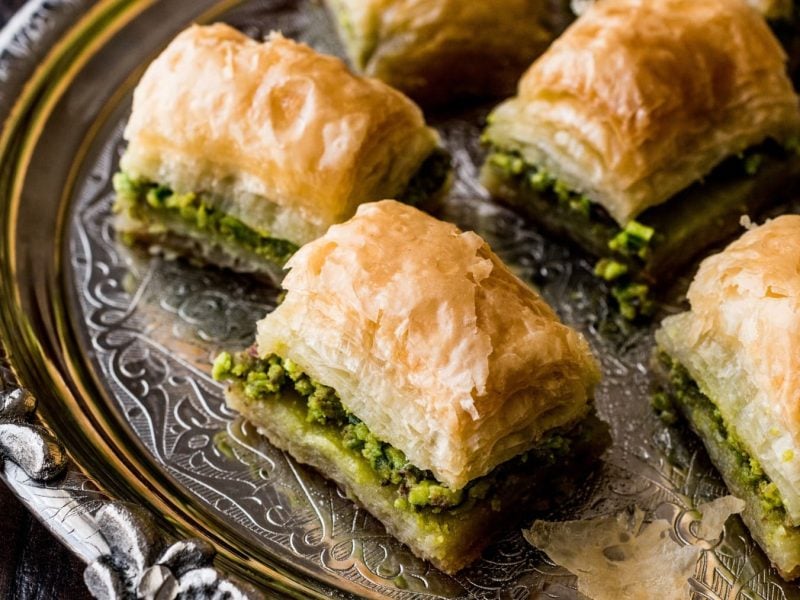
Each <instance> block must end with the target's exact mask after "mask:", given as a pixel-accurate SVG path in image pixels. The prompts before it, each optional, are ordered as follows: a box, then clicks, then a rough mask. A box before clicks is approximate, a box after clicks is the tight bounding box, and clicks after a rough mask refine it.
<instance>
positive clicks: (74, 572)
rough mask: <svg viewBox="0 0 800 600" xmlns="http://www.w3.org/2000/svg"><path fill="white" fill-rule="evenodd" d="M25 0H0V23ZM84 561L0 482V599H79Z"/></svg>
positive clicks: (84, 594) (83, 591)
mask: <svg viewBox="0 0 800 600" xmlns="http://www.w3.org/2000/svg"><path fill="white" fill-rule="evenodd" d="M24 3H25V0H0V26H2V25H5V23H6V22H7V21H8V19H9V18H10V17H11V16H12V15H13V14H14V13H15V12H16V10H17V9H18V8H19V7H20V6H22V5H23V4H24ZM83 568H84V564H83V563H82V562H81V561H80V560H79V559H78V558H76V557H75V556H74V555H73V554H72V553H71V552H70V551H69V550H68V549H67V548H65V547H64V546H62V545H61V543H60V542H59V541H58V540H56V539H55V538H54V537H53V536H52V535H50V533H49V532H48V531H47V529H46V528H45V527H44V526H43V525H42V524H41V523H39V521H38V520H37V519H36V517H34V516H33V515H32V514H31V513H30V512H28V510H27V509H26V508H25V507H24V506H23V505H22V504H21V503H20V502H19V500H17V498H16V497H15V496H14V494H12V493H11V491H10V490H9V489H8V488H7V487H6V486H5V485H4V484H3V483H0V599H3V600H5V599H8V600H34V599H35V600H60V599H64V600H83V599H84V598H90V597H91V596H90V595H89V593H88V592H87V591H86V587H85V586H84V585H83Z"/></svg>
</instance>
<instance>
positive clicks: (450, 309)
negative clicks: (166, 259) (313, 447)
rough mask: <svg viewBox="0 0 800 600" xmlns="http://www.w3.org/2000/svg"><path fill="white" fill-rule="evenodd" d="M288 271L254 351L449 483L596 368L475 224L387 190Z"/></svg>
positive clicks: (488, 464) (579, 389)
mask: <svg viewBox="0 0 800 600" xmlns="http://www.w3.org/2000/svg"><path fill="white" fill-rule="evenodd" d="M287 267H288V268H289V269H290V271H289V273H288V274H287V276H286V278H285V280H284V283H283V286H284V288H285V289H286V290H287V293H286V298H285V300H284V301H283V303H282V304H281V305H280V306H279V307H278V308H277V309H276V310H275V311H274V312H272V313H271V314H269V315H267V317H266V318H265V319H264V320H262V321H261V322H260V323H259V326H258V337H257V343H258V349H259V352H260V353H261V354H262V355H266V354H269V353H276V354H279V355H281V356H285V357H287V358H289V359H291V360H293V361H295V362H296V363H298V364H299V365H301V366H302V367H303V369H305V370H306V371H307V372H308V373H310V374H311V376H312V377H313V378H314V379H316V380H318V381H320V382H322V383H324V384H326V385H329V386H331V387H333V388H334V389H335V390H336V391H337V392H338V393H339V396H340V397H341V399H342V402H343V404H344V405H345V406H346V407H348V408H349V409H350V410H351V411H352V412H353V413H354V414H355V415H356V416H358V417H359V418H360V419H362V420H363V421H364V422H365V423H366V424H367V426H368V427H369V428H370V429H371V430H372V431H373V432H374V433H375V434H376V435H377V436H378V437H379V438H381V439H383V440H385V441H387V442H388V443H390V444H392V445H393V446H395V447H396V448H399V449H400V450H402V451H403V452H405V453H406V456H407V457H408V458H409V460H410V461H411V462H412V463H413V464H415V465H416V466H418V467H420V468H422V469H430V470H432V471H433V472H434V474H435V475H436V476H437V477H438V478H439V479H440V480H441V481H443V482H445V483H447V484H449V485H450V486H452V487H454V488H461V487H463V486H464V485H465V484H466V483H467V482H469V481H470V480H472V479H474V478H475V477H478V476H480V475H483V474H485V473H487V472H489V471H490V470H491V469H492V468H494V466H496V465H498V464H500V463H502V462H504V461H506V460H508V459H510V458H512V457H513V456H515V455H517V454H519V453H521V452H524V451H526V450H528V449H530V448H531V447H532V446H534V445H535V444H536V442H537V441H538V440H539V439H541V437H542V435H543V434H544V433H545V432H547V431H549V430H551V429H553V428H555V427H561V426H565V425H569V424H572V423H573V422H575V421H576V420H577V419H579V418H581V417H582V416H583V415H584V414H585V413H586V411H587V410H588V402H589V401H590V399H591V398H592V394H593V388H594V385H595V384H596V382H597V381H598V378H599V371H598V367H597V364H596V363H595V361H594V359H593V357H592V355H591V352H590V350H589V347H588V345H587V343H586V341H585V340H584V339H583V337H582V336H581V335H580V334H578V333H576V332H575V331H574V330H572V329H570V328H569V327H567V326H565V325H563V324H562V323H561V322H560V321H559V320H558V318H557V317H556V315H555V313H554V312H553V311H552V309H551V308H550V307H549V306H548V305H547V304H546V303H545V302H544V301H543V300H542V299H541V298H540V297H539V296H538V295H537V294H536V293H535V292H534V291H533V290H531V289H530V288H529V287H527V286H526V285H525V284H524V283H522V281H520V280H519V279H518V278H517V277H515V276H514V275H513V274H512V273H511V272H510V271H509V270H508V269H507V268H506V267H505V266H504V265H503V263H502V262H501V261H500V259H499V258H498V257H497V256H496V255H495V254H494V253H493V252H492V251H491V250H490V249H489V247H488V246H487V245H486V243H485V242H484V241H483V240H482V239H481V238H480V237H479V236H478V235H476V234H475V233H472V232H466V233H462V232H461V231H459V230H458V229H457V228H456V227H455V226H454V225H451V224H448V223H444V222H442V221H439V220H437V219H434V218H433V217H430V216H428V215H426V214H425V213H422V212H420V211H418V210H417V209H414V208H411V207H409V206H406V205H403V204H401V203H398V202H395V201H389V200H387V201H382V202H378V203H371V204H365V205H362V206H361V207H359V209H358V212H357V214H356V216H355V217H353V218H352V219H351V220H349V221H348V222H346V223H344V224H342V225H336V226H334V227H331V228H330V230H329V231H328V232H327V233H326V234H325V235H324V236H323V237H322V238H320V239H319V240H317V241H315V242H313V243H311V244H308V245H306V246H305V247H303V248H301V249H300V251H299V252H298V253H297V254H295V255H294V257H293V258H292V259H291V260H290V261H289V263H288V265H287Z"/></svg>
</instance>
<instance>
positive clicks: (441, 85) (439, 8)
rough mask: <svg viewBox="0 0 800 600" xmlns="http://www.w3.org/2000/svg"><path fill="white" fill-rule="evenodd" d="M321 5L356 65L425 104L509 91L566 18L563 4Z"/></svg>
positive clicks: (351, 1) (334, 0)
mask: <svg viewBox="0 0 800 600" xmlns="http://www.w3.org/2000/svg"><path fill="white" fill-rule="evenodd" d="M328 3H329V4H330V6H331V9H332V10H333V12H334V13H335V14H336V16H337V17H338V20H339V27H340V30H341V32H342V36H343V37H344V39H345V41H346V43H347V46H348V52H349V54H350V57H351V59H352V61H353V63H354V64H355V66H356V67H357V68H358V69H359V70H361V71H363V72H365V73H366V74H368V75H371V76H374V77H378V78H379V79H382V80H383V81H386V82H387V83H389V84H390V85H392V86H394V87H396V88H398V89H400V90H403V91H404V92H406V93H407V94H409V95H410V96H411V97H413V98H415V99H417V100H420V101H423V102H425V103H428V104H430V103H441V102H444V101H445V100H457V99H459V98H461V97H462V96H465V95H467V96H483V97H486V96H495V97H497V96H503V95H507V94H510V93H512V92H513V90H514V87H515V85H516V82H517V79H518V78H519V76H520V75H521V74H522V73H523V72H524V71H525V69H526V68H527V67H528V65H530V63H531V61H532V60H533V59H535V58H536V57H537V56H539V55H540V54H541V53H542V52H544V50H546V49H547V47H548V46H549V45H550V43H551V42H552V41H553V39H555V37H556V35H557V33H558V32H559V31H560V30H561V29H563V26H564V25H566V23H565V22H564V21H567V18H568V8H567V6H566V1H565V2H563V3H562V6H561V7H560V10H556V9H555V8H554V6H555V5H554V3H551V2H548V1H546V0H494V1H493V2H475V1H472V2H464V1H463V0H328ZM567 22H568V21H567ZM562 23H563V25H562Z"/></svg>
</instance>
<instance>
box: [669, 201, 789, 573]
mask: <svg viewBox="0 0 800 600" xmlns="http://www.w3.org/2000/svg"><path fill="white" fill-rule="evenodd" d="M688 298H689V302H690V304H691V309H690V310H689V311H687V312H684V313H681V314H678V315H675V316H672V317H668V318H667V319H665V320H664V322H663V323H662V326H661V328H660V329H659V331H658V332H657V333H656V341H657V343H658V348H659V355H658V356H659V362H660V365H661V366H662V367H663V370H664V373H665V375H666V380H667V397H666V398H661V399H660V402H659V404H660V405H661V407H662V408H663V407H664V404H663V402H664V400H669V401H671V402H673V403H674V404H675V405H677V408H678V409H680V412H681V413H682V414H683V415H684V416H685V418H686V419H687V420H688V422H689V424H690V425H691V427H692V429H694V431H695V432H697V434H698V435H699V437H700V438H701V439H702V441H703V443H704V444H705V446H706V448H707V449H708V453H709V455H710V457H711V460H712V461H713V462H714V464H715V465H716V467H717V468H718V469H719V471H720V473H721V474H722V477H723V479H724V480H725V483H726V484H727V485H728V487H729V488H730V490H731V492H732V493H733V494H735V495H736V496H738V497H740V498H742V499H744V500H745V502H746V503H747V507H746V509H745V511H744V513H743V514H742V518H743V519H744V522H745V523H746V525H747V526H748V527H749V528H750V531H751V533H752V534H753V538H754V539H755V540H756V541H757V542H758V544H759V545H760V546H761V547H762V548H763V549H764V551H765V552H766V554H767V556H768V557H769V559H770V560H771V561H772V563H773V564H774V565H775V566H776V567H777V569H778V570H779V571H780V573H781V575H782V576H783V577H785V578H787V579H794V578H796V577H798V576H800V215H786V216H782V217H779V218H777V219H775V220H772V221H768V222H767V223H766V224H764V225H762V226H760V227H757V228H754V229H751V230H750V231H748V232H747V233H745V234H744V235H743V236H742V237H741V238H740V239H739V240H737V241H735V242H733V243H732V244H731V245H730V246H728V247H727V248H726V249H725V250H724V251H723V252H721V253H719V254H716V255H714V256H711V257H710V258H707V259H706V260H705V261H703V263H702V265H701V266H700V270H699V271H698V273H697V275H696V277H695V278H694V281H693V282H692V284H691V287H690V288H689V292H688Z"/></svg>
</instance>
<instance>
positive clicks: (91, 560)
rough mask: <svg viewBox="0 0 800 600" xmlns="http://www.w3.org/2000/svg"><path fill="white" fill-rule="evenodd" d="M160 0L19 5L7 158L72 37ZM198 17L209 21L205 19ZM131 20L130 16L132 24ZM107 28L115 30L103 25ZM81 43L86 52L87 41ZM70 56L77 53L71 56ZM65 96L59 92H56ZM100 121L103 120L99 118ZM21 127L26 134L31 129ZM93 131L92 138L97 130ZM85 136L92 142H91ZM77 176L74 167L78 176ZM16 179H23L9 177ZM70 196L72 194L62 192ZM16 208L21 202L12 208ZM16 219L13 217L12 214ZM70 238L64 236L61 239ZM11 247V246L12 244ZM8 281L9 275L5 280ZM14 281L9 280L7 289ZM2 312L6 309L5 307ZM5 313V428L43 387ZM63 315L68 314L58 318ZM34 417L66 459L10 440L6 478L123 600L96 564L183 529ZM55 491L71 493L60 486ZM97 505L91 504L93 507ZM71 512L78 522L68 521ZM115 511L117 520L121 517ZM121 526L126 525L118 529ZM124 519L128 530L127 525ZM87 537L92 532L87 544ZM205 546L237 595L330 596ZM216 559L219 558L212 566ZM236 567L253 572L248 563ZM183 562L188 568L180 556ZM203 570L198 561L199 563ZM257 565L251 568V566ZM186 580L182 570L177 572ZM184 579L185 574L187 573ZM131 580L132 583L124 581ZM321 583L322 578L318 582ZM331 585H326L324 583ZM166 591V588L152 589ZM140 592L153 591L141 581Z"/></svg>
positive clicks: (0, 66)
mask: <svg viewBox="0 0 800 600" xmlns="http://www.w3.org/2000/svg"><path fill="white" fill-rule="evenodd" d="M155 1H156V0H100V1H99V2H96V1H92V0H29V1H28V3H26V4H25V5H24V6H23V7H22V8H21V9H20V10H19V11H17V12H16V13H15V14H14V15H13V17H12V18H11V19H10V20H9V22H8V23H7V24H6V25H5V27H4V28H3V29H2V30H1V31H0V75H2V76H3V78H4V83H3V86H2V88H0V123H2V129H0V157H3V159H5V158H6V157H7V156H8V153H9V151H11V152H12V153H13V152H14V150H15V149H14V148H13V145H14V142H15V141H16V140H15V139H14V136H15V133H18V127H20V126H21V125H20V120H21V118H22V117H27V116H29V115H26V114H25V109H26V107H27V105H28V104H29V103H30V102H31V99H32V98H35V97H36V96H37V95H39V94H42V95H43V96H44V97H45V98H46V97H48V96H49V94H50V93H53V92H54V90H50V89H48V80H49V78H50V77H51V75H52V73H53V69H56V68H58V66H59V59H60V58H61V57H63V56H64V53H65V50H69V49H70V48H71V47H72V46H73V45H75V44H78V42H79V39H80V37H81V35H82V34H86V32H87V31H88V30H90V29H91V27H92V26H93V25H96V24H97V23H98V21H99V20H101V19H103V18H104V17H107V18H111V19H119V18H120V15H124V14H133V15H135V14H139V13H140V12H142V11H143V10H145V9H146V8H147V7H149V6H151V5H153V4H154V3H155ZM239 3H240V0H222V1H220V2H216V3H215V5H214V7H213V8H212V9H210V10H207V11H205V12H203V13H202V14H203V15H206V14H211V15H213V14H217V13H219V12H222V11H224V10H226V9H227V8H230V7H232V6H235V5H237V4H239ZM198 20H204V19H203V17H202V16H201V17H199V18H198ZM124 22H126V21H122V24H124ZM104 31H107V30H105V29H104ZM76 50H77V51H78V52H80V51H81V50H82V48H81V47H77V48H76ZM68 58H71V57H69V56H68ZM54 93H55V95H56V96H58V90H55V92H54ZM100 120H101V121H102V120H103V119H100ZM21 127H22V133H24V132H25V130H26V127H25V126H24V125H22V126H21ZM88 137H93V133H92V132H90V133H89V135H88ZM84 142H85V140H84ZM27 150H29V149H28V148H27V147H25V145H24V144H23V148H22V155H23V162H27V161H26V160H25V156H24V155H25V154H26V151H27ZM70 175H72V173H71V174H70ZM9 179H13V180H15V181H16V179H17V178H16V177H14V178H9ZM3 188H4V189H2V190H0V194H3V195H5V194H6V192H9V191H10V192H11V196H12V197H11V201H10V202H6V198H0V200H2V201H0V209H3V210H5V209H6V208H7V206H5V204H11V205H13V203H14V196H18V194H19V191H20V190H19V186H15V185H13V184H12V186H11V188H10V189H5V188H6V186H5V185H3ZM68 189H71V186H70V185H66V186H65V190H68ZM61 200H63V198H62V199H61ZM12 210H13V207H12ZM59 211H61V212H63V202H62V201H60V203H59ZM9 224H12V220H9ZM5 245H6V242H5V240H2V243H0V246H3V247H0V267H3V268H5V267H6V266H7V265H3V264H2V261H4V260H5V259H7V258H8V256H5V252H6V251H7V250H8V249H7V248H6V247H5ZM57 245H61V244H57ZM8 246H10V244H9V245H8ZM0 279H2V278H0ZM5 287H6V286H5V285H4V284H3V282H2V281H1V280H0V291H2V290H3V288H5ZM0 311H1V309H0ZM3 317H4V315H0V427H3V426H4V425H7V424H14V425H16V424H19V423H20V422H21V419H20V417H19V415H17V414H15V413H14V412H13V410H14V409H13V407H12V409H11V411H10V412H8V414H4V412H3V409H4V408H6V406H7V405H10V404H11V403H12V400H11V399H12V398H15V397H20V398H26V399H32V401H33V402H34V405H35V395H34V394H33V393H32V392H31V390H33V388H34V387H35V386H34V385H28V386H25V385H24V384H25V382H24V381H22V379H23V378H21V377H20V376H19V371H18V368H15V365H14V358H13V355H11V356H10V355H9V350H10V344H9V343H8V342H7V341H4V339H3V336H8V334H9V331H8V328H7V327H6V325H8V323H7V322H6V323H4V322H3ZM59 321H62V323H61V324H62V325H63V320H62V319H59ZM25 420H26V421H27V422H25V423H23V426H28V425H30V428H31V429H33V428H36V429H37V431H39V432H41V434H42V435H41V436H40V438H38V439H43V440H44V441H45V442H46V443H47V444H49V445H50V446H52V447H54V448H55V449H56V452H57V453H61V455H62V459H61V461H60V463H59V464H58V465H56V467H55V468H51V469H50V472H48V473H46V474H43V473H39V474H37V475H38V476H35V477H31V476H30V474H28V473H26V472H25V471H24V470H23V469H21V468H20V466H19V465H18V464H16V463H18V462H22V460H23V459H22V457H23V456H24V455H25V454H26V453H28V452H29V451H30V446H29V445H26V442H23V443H19V444H17V445H16V446H14V445H9V447H8V448H3V458H4V459H5V460H4V461H0V465H2V467H3V468H0V479H2V480H3V482H4V483H5V484H6V485H7V486H8V487H9V489H10V490H11V491H12V492H13V493H14V494H15V496H17V498H19V499H20V501H22V503H23V504H24V505H25V506H26V507H27V508H28V509H29V510H30V511H31V512H32V514H33V515H34V516H35V517H36V518H37V519H38V520H39V521H40V522H41V523H42V524H43V525H44V526H45V527H46V528H47V529H48V530H49V531H50V532H51V533H52V534H53V535H54V536H55V537H56V539H58V540H59V541H60V542H61V543H62V544H64V545H65V546H66V547H67V548H69V549H70V550H71V551H72V552H73V553H74V554H75V555H76V556H77V557H78V558H80V559H81V560H82V561H83V562H84V563H87V565H88V566H87V570H86V571H85V572H84V579H85V582H86V584H87V587H88V589H89V591H90V592H91V593H92V594H93V595H95V596H96V597H108V598H118V597H122V588H120V587H119V586H117V587H113V586H112V587H109V584H108V581H106V580H104V579H103V578H104V577H105V575H106V574H105V573H103V574H101V575H100V579H97V578H93V577H92V576H91V575H90V572H91V571H92V569H93V568H94V567H96V566H98V565H101V566H102V564H103V562H104V561H105V560H106V559H108V557H110V556H112V555H115V556H116V554H117V553H119V552H123V553H124V552H126V551H128V550H129V548H126V544H129V543H130V539H132V538H135V539H138V540H139V541H140V547H139V548H137V550H139V551H141V552H144V553H147V554H148V555H149V556H150V557H151V562H146V563H145V564H142V565H140V566H141V567H142V568H141V569H140V574H141V572H143V571H144V569H146V568H148V567H155V566H157V565H155V563H153V562H152V561H154V560H156V554H157V553H158V552H160V551H161V550H162V549H164V548H165V547H166V546H167V543H168V542H173V541H174V540H175V539H176V534H175V532H174V531H170V530H168V529H166V528H164V527H163V526H162V525H161V524H160V523H157V522H156V520H155V519H153V517H152V513H151V510H152V509H153V508H154V507H152V506H151V508H150V509H148V508H145V507H143V506H140V505H137V504H132V503H131V502H129V501H127V500H124V499H117V498H114V497H113V495H112V494H110V493H109V492H108V490H107V489H105V488H103V487H102V486H101V485H99V484H98V483H97V482H96V481H94V480H93V479H92V478H91V473H90V472H89V471H88V470H87V469H86V467H85V466H84V465H82V464H80V463H78V462H77V461H76V460H75V459H74V458H71V457H69V458H67V455H66V453H67V452H68V449H66V450H65V448H64V445H63V444H62V442H60V441H59V440H58V439H57V438H56V437H55V435H54V434H53V431H52V428H51V427H50V426H49V424H48V422H47V420H46V419H45V418H44V417H43V416H42V415H41V414H40V413H39V412H38V411H35V408H34V413H33V414H31V415H27V417H25ZM76 479H78V480H81V482H82V483H81V486H82V488H83V487H85V488H86V489H85V490H84V489H81V491H82V492H83V491H85V492H87V493H86V494H85V495H79V494H76V491H77V490H76V488H75V487H74V486H75V480H76ZM41 489H45V490H47V494H46V495H38V494H37V493H36V490H41ZM56 492H63V493H62V494H60V495H59V494H57V493H56ZM81 501H83V502H86V503H87V506H86V507H83V508H80V507H77V506H76V504H78V503H80V502H81ZM89 505H91V506H89ZM67 507H68V508H69V510H68V511H67V515H68V516H66V517H64V516H62V517H61V519H60V520H58V519H56V518H55V517H56V516H58V515H59V514H60V513H61V512H62V511H64V510H66V508H67ZM67 519H68V520H69V523H67V522H66V521H67ZM115 519H116V520H115ZM115 526H119V527H116V529H115ZM120 527H121V529H120ZM77 530H80V531H82V533H81V535H82V536H83V539H79V538H78V537H76V536H75V535H74V533H75V531H77ZM87 540H92V541H91V543H87ZM195 542H196V540H194V539H193V538H188V539H181V540H179V541H178V542H176V544H175V545H177V544H180V543H184V544H192V543H195ZM206 545H207V546H208V547H207V548H204V549H203V550H204V552H206V553H207V554H208V555H209V556H207V557H205V558H206V560H204V561H203V563H202V564H201V565H200V566H201V567H202V570H203V571H204V573H203V574H202V575H203V576H204V577H205V578H206V579H205V581H204V584H207V583H208V581H209V579H208V578H209V576H210V575H209V573H210V572H212V571H213V579H214V581H215V583H214V585H218V586H222V588H221V589H225V590H226V591H233V592H234V593H235V594H236V595H235V596H234V597H240V598H260V597H276V598H282V597H286V595H291V596H296V597H325V596H323V595H322V594H321V593H320V592H319V590H318V589H314V587H315V586H309V585H307V584H305V583H304V582H303V575H302V574H300V573H293V572H291V571H290V574H287V573H284V572H279V571H276V570H275V569H273V568H271V567H269V566H267V565H260V568H259V569H256V571H258V573H257V575H255V573H254V576H255V577H257V578H258V580H259V583H261V584H266V585H267V586H268V587H267V588H266V589H261V590H256V589H255V588H253V587H251V586H250V585H249V584H246V583H242V582H239V581H237V580H236V579H235V578H234V577H231V576H230V575H229V572H230V571H231V568H230V567H231V566H237V565H236V564H235V562H234V560H233V559H232V555H233V554H235V553H231V552H230V551H226V549H222V548H221V549H220V550H221V552H220V554H218V553H217V552H218V551H217V549H215V548H214V547H213V546H210V545H208V544H206ZM212 560H214V563H216V564H218V565H219V566H218V567H217V568H215V567H214V566H212V562H211V561H212ZM241 562H242V561H240V564H238V568H236V569H234V570H235V571H240V572H241V571H243V570H247V569H246V567H244V566H243V565H242V564H241ZM176 568H178V569H180V568H182V567H181V565H180V564H178V565H176ZM95 570H96V569H95ZM199 570H200V569H198V571H199ZM251 572H252V571H251ZM176 579H177V577H176ZM181 581H183V580H181ZM122 583H124V584H130V582H129V581H128V582H122ZM320 583H321V582H317V585H319V584H320ZM322 585H324V584H322ZM153 589H154V590H156V591H157V589H158V588H153ZM151 591H152V590H151ZM137 593H145V591H142V590H141V589H140V590H138V591H137Z"/></svg>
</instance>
